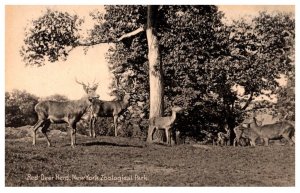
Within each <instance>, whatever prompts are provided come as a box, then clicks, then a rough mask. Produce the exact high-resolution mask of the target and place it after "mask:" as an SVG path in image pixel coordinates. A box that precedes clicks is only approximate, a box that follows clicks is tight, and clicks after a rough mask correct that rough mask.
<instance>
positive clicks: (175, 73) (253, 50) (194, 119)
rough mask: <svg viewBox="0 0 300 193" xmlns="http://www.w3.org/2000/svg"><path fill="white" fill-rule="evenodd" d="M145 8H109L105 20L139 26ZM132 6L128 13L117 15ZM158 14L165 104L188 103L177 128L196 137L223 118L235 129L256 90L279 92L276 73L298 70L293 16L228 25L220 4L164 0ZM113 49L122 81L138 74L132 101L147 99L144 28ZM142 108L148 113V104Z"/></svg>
mask: <svg viewBox="0 0 300 193" xmlns="http://www.w3.org/2000/svg"><path fill="white" fill-rule="evenodd" d="M144 9H145V8H144ZM144 9H143V7H142V6H141V7H136V6H118V7H107V19H108V20H107V21H106V22H107V24H106V23H105V24H104V25H113V26H114V27H115V28H114V29H115V30H116V31H120V32H121V31H122V30H124V29H131V28H130V27H129V26H126V25H125V24H127V23H130V25H131V26H135V27H138V26H140V25H142V23H136V24H135V25H133V24H131V23H132V21H131V20H129V19H131V18H143V17H145V15H143V13H144V12H145V10H144ZM127 11H128V14H126V15H128V17H125V18H123V17H118V16H117V15H114V14H119V13H120V12H123V13H125V12H127ZM159 14H160V18H161V20H160V23H159V28H158V29H159V31H158V36H159V38H160V46H161V53H162V62H163V67H164V76H165V77H164V78H165V103H166V104H167V109H170V107H171V106H173V105H180V106H183V107H185V109H186V111H187V114H188V115H185V116H180V118H179V119H180V120H179V121H178V125H177V127H178V128H180V129H181V130H183V131H185V132H187V133H190V134H192V135H194V136H195V135H199V132H200V130H201V129H206V130H207V129H208V130H212V131H213V130H222V127H223V126H224V124H228V125H229V126H230V128H233V127H234V126H235V125H237V124H238V123H239V122H241V121H242V120H243V116H244V110H246V108H247V107H249V104H250V103H251V101H252V100H254V98H255V97H256V96H259V95H261V94H265V93H266V92H265V91H266V90H267V91H269V92H268V94H267V95H271V94H273V93H275V92H276V91H277V90H278V86H279V85H278V82H277V81H276V79H278V78H279V76H280V74H287V73H288V72H289V71H291V70H292V69H293V65H292V63H291V59H290V57H291V56H290V52H291V51H292V49H293V48H292V45H293V44H294V36H295V35H294V19H293V16H292V15H289V14H282V13H276V14H274V15H272V14H268V13H266V12H262V13H260V15H259V16H258V17H255V18H253V20H252V21H251V22H250V23H247V22H246V21H245V20H239V21H235V22H233V23H232V24H230V25H228V24H224V23H222V22H221V19H222V17H223V14H222V13H221V12H219V11H218V9H217V7H215V6H162V7H161V8H160V9H159ZM134 21H136V20H134ZM139 21H144V19H140V20H139ZM183 21H185V22H183ZM278 23H280V25H277V24H278ZM124 25H125V26H124ZM131 30H133V29H131ZM125 32H128V31H126V30H125ZM128 42H129V43H128ZM109 51H110V52H109V54H108V56H107V59H108V60H109V62H110V69H111V71H112V72H113V74H114V75H115V77H116V79H121V80H123V81H121V82H122V83H123V84H124V85H123V87H126V85H127V86H130V84H131V80H136V81H137V85H138V86H137V87H138V89H135V91H134V92H133V93H134V96H133V98H134V99H133V101H132V106H135V104H137V103H138V102H146V104H148V101H149V93H148V90H149V85H148V82H145V81H144V80H147V79H148V68H147V66H148V63H147V62H148V61H147V44H146V39H145V34H143V33H142V34H139V35H137V36H135V37H133V38H131V39H130V40H127V42H124V43H123V44H116V45H115V47H113V48H111V49H110V50H109ZM112 86H114V85H112ZM234 88H235V89H234ZM237 88H239V89H237ZM120 89H121V88H116V90H120ZM240 90H243V92H240ZM238 91H239V92H240V93H239V92H238ZM260 104H265V105H264V106H266V105H267V104H268V105H269V103H260ZM139 109H140V111H142V112H144V113H145V114H146V117H147V113H148V107H147V106H144V108H139ZM140 111H138V113H137V114H140ZM169 112H170V110H169V111H167V114H168V113H169ZM133 114H134V112H133Z"/></svg>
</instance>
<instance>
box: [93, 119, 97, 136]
mask: <svg viewBox="0 0 300 193" xmlns="http://www.w3.org/2000/svg"><path fill="white" fill-rule="evenodd" d="M96 121H97V118H96V117H94V119H93V131H92V136H93V138H96V132H95V125H96Z"/></svg>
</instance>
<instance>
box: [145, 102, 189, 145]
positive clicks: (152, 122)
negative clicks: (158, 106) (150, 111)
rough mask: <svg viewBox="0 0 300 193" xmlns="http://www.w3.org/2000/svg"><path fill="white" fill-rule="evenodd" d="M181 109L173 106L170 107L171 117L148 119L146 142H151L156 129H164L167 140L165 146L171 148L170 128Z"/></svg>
mask: <svg viewBox="0 0 300 193" xmlns="http://www.w3.org/2000/svg"><path fill="white" fill-rule="evenodd" d="M182 110H183V108H181V107H178V106H175V107H172V115H171V116H167V117H152V118H150V119H149V128H150V131H149V133H148V137H147V141H148V142H152V141H153V134H154V133H155V131H156V129H165V132H166V138H167V142H166V143H167V145H169V146H171V135H172V132H173V131H172V127H173V126H174V123H175V121H176V114H177V113H178V112H181V111H182Z"/></svg>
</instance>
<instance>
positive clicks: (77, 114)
mask: <svg viewBox="0 0 300 193" xmlns="http://www.w3.org/2000/svg"><path fill="white" fill-rule="evenodd" d="M76 82H77V83H78V84H81V85H83V89H84V91H85V92H86V96H84V97H83V98H81V99H79V100H70V101H63V102H58V101H51V100H46V101H41V102H39V103H38V104H37V105H36V106H35V111H36V113H37V115H38V121H37V123H36V124H35V125H34V126H33V127H32V131H33V142H32V144H33V145H35V144H36V131H37V129H38V128H40V127H41V128H42V133H43V134H44V136H45V137H46V139H47V143H48V146H49V147H50V146H51V143H50V140H49V138H48V136H47V133H46V132H47V130H48V128H49V126H50V124H51V123H68V124H69V128H70V134H71V146H72V147H75V145H76V136H75V134H76V124H77V122H78V121H80V119H81V117H82V116H83V115H84V114H85V113H86V112H87V111H88V109H89V108H90V106H91V104H92V101H94V100H95V99H96V98H99V95H98V94H96V93H95V91H96V89H97V87H98V84H95V85H94V86H92V87H89V85H88V86H87V85H86V84H84V83H82V82H78V81H77V79H76Z"/></svg>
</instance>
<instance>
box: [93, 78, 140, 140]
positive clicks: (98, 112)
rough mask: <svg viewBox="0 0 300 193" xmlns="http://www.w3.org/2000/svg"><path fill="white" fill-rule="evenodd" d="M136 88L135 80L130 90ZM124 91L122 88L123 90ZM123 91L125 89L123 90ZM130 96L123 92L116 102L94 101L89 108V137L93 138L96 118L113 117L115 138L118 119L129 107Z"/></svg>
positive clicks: (117, 83)
mask: <svg viewBox="0 0 300 193" xmlns="http://www.w3.org/2000/svg"><path fill="white" fill-rule="evenodd" d="M116 86H117V87H119V81H118V79H117V82H116ZM135 87H136V80H134V81H133V87H131V88H130V89H131V90H134V89H135ZM123 89H124V88H123ZM124 91H125V89H124ZM130 98H131V95H130V93H129V92H126V91H125V94H124V96H123V99H122V100H116V101H103V100H95V101H94V102H93V104H92V106H91V109H92V115H91V119H90V126H89V127H90V136H91V137H93V138H95V137H96V133H95V123H96V121H97V117H113V119H114V132H115V133H114V134H115V137H117V136H118V122H117V121H118V117H119V115H120V114H122V113H123V112H124V111H125V110H126V108H127V107H128V105H129V102H130Z"/></svg>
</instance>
